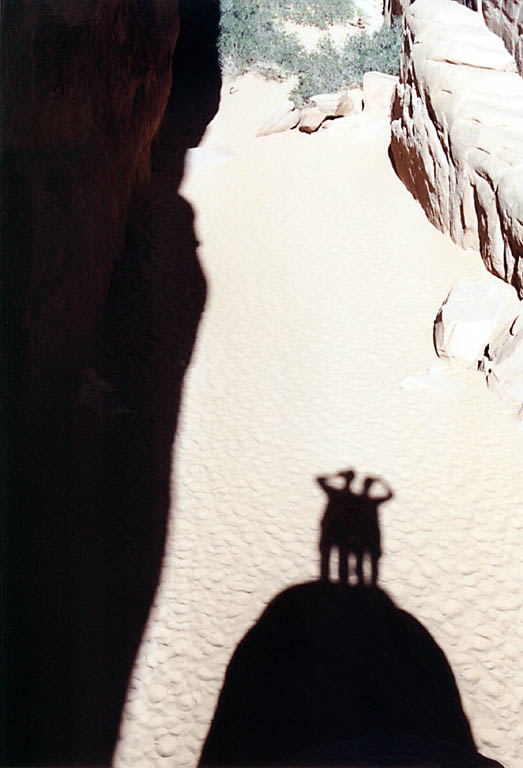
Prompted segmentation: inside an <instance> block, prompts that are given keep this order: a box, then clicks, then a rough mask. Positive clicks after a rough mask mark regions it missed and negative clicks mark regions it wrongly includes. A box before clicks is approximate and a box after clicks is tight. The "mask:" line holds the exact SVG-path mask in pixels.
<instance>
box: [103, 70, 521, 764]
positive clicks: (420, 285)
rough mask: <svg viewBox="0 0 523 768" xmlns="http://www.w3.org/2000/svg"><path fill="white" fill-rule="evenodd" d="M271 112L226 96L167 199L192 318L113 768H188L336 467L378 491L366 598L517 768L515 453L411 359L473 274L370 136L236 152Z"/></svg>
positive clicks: (309, 552)
mask: <svg viewBox="0 0 523 768" xmlns="http://www.w3.org/2000/svg"><path fill="white" fill-rule="evenodd" d="M231 87H232V89H233V92H232V93H231V92H230V90H231ZM284 97H285V85H284V84H274V83H266V82H263V81H261V80H259V79H257V78H255V77H254V76H247V77H245V78H243V79H241V80H237V81H235V82H234V83H229V82H227V83H225V84H224V88H223V93H222V103H221V107H220V111H219V113H218V115H217V117H216V118H215V120H214V121H213V123H212V124H211V125H210V127H209V129H208V131H207V134H206V136H205V138H204V141H203V143H202V145H201V148H200V149H198V150H195V151H194V152H192V158H191V165H190V168H191V170H189V171H188V173H187V174H186V177H185V180H184V184H183V187H182V190H181V192H182V194H183V195H184V196H185V197H186V199H187V200H188V201H189V202H190V203H191V205H192V206H193V208H194V210H195V214H196V230H197V236H198V238H199V240H200V249H199V256H200V260H201V263H202V266H203V269H204V271H205V274H206V277H207V280H208V283H209V297H208V302H207V306H206V310H205V314H204V317H203V320H202V323H201V325H200V328H199V335H198V341H197V345H196V349H195V354H194V358H193V362H192V364H191V367H190V369H189V372H188V375H187V378H186V380H185V392H184V398H183V401H182V411H181V417H180V427H179V431H178V437H177V443H176V452H175V455H174V457H173V469H172V484H173V499H172V507H173V517H172V524H171V529H170V536H169V540H168V544H167V550H166V555H165V567H164V572H163V579H162V586H161V589H160V591H159V594H158V596H157V601H156V607H155V609H154V610H153V614H152V616H151V620H150V623H149V628H148V632H147V636H146V640H145V642H144V644H143V646H142V651H141V655H140V658H139V660H138V663H137V665H136V670H135V675H134V680H133V682H132V685H131V689H130V691H129V699H128V706H127V711H126V713H125V716H124V720H123V726H122V738H121V742H120V746H119V750H118V753H117V757H116V761H115V763H116V765H117V766H119V767H120V768H124V766H125V767H126V766H131V765H139V766H140V767H141V768H142V767H144V766H164V765H166V766H167V765H169V766H176V767H177V768H190V766H194V765H195V764H196V762H197V760H198V756H199V752H200V749H201V745H202V742H203V739H204V738H205V735H206V732H207V729H208V726H209V722H210V720H211V718H212V715H213V711H214V707H215V703H216V698H217V696H218V693H219V691H220V688H221V683H222V677H223V673H224V671H225V668H226V665H227V663H228V661H229V659H230V656H231V654H232V652H233V651H234V649H235V647H236V645H237V643H238V641H239V640H240V639H241V637H242V636H243V634H244V633H245V632H246V630H247V629H248V628H249V627H250V626H251V625H252V623H253V622H254V621H255V620H256V618H257V617H258V616H259V614H260V613H261V611H262V609H263V607H264V605H265V604H266V603H267V602H268V601H270V600H271V598H273V597H274V596H275V595H276V594H277V593H278V592H279V591H280V590H281V589H283V588H285V587H287V586H289V585H291V584H294V583H297V582H302V581H306V580H308V579H313V578H316V577H317V576H318V572H319V556H318V551H317V541H318V533H319V522H320V520H321V516H322V513H323V509H324V501H325V499H324V496H323V494H322V492H321V491H320V489H319V488H318V487H317V486H316V485H315V482H314V477H315V476H316V475H318V474H320V473H325V472H332V471H337V470H340V469H344V468H346V467H349V466H353V467H355V468H356V469H357V470H358V471H359V472H362V473H367V472H368V473H371V474H373V475H376V474H377V475H380V476H381V477H383V478H384V480H385V481H386V482H387V483H388V484H389V485H390V486H391V487H392V489H393V490H394V493H395V497H394V499H393V500H392V501H391V502H389V503H388V504H387V505H384V508H383V511H382V514H381V522H382V535H383V548H384V555H383V558H382V566H381V586H382V587H383V588H384V589H385V590H387V591H388V592H389V594H390V595H391V596H392V598H393V599H394V600H396V601H397V603H398V604H399V606H400V607H402V608H404V609H405V610H407V611H409V612H411V613H412V614H413V615H414V616H416V617H417V618H418V619H419V620H420V621H421V622H423V623H424V624H425V626H426V627H427V629H428V630H429V631H430V632H431V633H432V635H433V636H434V638H435V640H436V641H437V642H438V643H439V644H440V646H441V647H442V649H443V650H444V652H445V654H446V655H447V658H448V660H449V662H450V664H451V666H452V668H453V670H454V673H455V675H456V678H457V682H458V686H459V689H460V692H461V695H462V698H463V704H464V707H465V710H466V712H467V714H468V716H469V718H470V721H471V725H472V728H473V731H474V734H475V737H476V741H477V744H478V747H479V748H480V750H481V751H483V753H484V754H487V755H489V756H490V757H494V758H497V759H498V760H500V761H501V762H502V763H504V764H505V765H506V766H508V767H509V768H518V766H522V765H523V758H522V752H523V751H522V744H523V720H522V718H521V713H522V711H523V708H522V699H523V670H522V667H521V658H522V657H523V621H522V619H523V612H522V605H521V594H520V589H521V581H522V578H521V577H522V564H521V563H522V552H523V517H522V514H521V500H522V487H523V481H522V479H521V470H520V462H521V455H522V451H523V436H522V435H521V434H520V433H518V432H517V431H516V429H515V427H514V422H513V415H514V409H513V408H512V407H510V406H508V405H506V404H502V403H501V402H500V401H498V400H497V399H496V398H495V397H494V396H492V395H491V394H490V393H489V392H488V391H487V389H486V386H485V384H484V381H483V380H482V379H481V377H480V375H479V374H477V373H475V372H468V373H465V374H456V373H453V372H452V371H451V370H450V369H449V368H447V367H446V366H445V365H443V363H441V364H440V365H438V361H437V358H436V356H435V353H434V350H433V344H432V324H433V321H434V317H435V315H436V312H437V310H438V308H439V306H440V304H441V302H442V300H443V299H444V298H445V296H446V295H447V292H448V290H449V289H450V287H451V286H452V284H453V282H454V281H455V280H456V279H457V278H459V277H462V276H464V275H474V274H476V273H478V272H481V270H482V269H483V266H482V264H481V262H480V259H479V256H478V255H477V254H475V253H471V252H464V251H462V250H461V249H460V248H458V247H457V246H456V245H454V244H453V243H452V242H451V241H450V239H449V238H448V237H446V236H444V235H442V234H441V233H439V232H437V231H436V230H435V229H434V228H433V227H432V226H431V225H430V224H429V223H428V221H427V220H426V218H425V216H424V214H423V212H422V210H421V208H420V207H419V206H418V205H417V204H416V203H415V201H414V200H413V199H412V198H411V197H410V195H409V193H408V192H407V191H406V190H405V189H404V187H403V186H402V184H401V183H400V181H399V180H398V179H397V178H396V176H395V174H394V172H393V170H392V168H391V166H390V162H389V159H388V156H387V147H388V136H389V128H388V124H387V120H386V118H385V117H384V116H383V117H379V116H377V115H365V113H364V114H361V115H357V116H351V117H349V118H347V119H344V120H339V121H336V122H335V123H332V124H331V126H330V127H329V129H328V130H320V131H319V132H318V133H317V134H315V135H312V136H308V135H305V134H300V133H298V132H296V131H293V132H288V133H283V134H278V135H275V136H270V137H265V138H260V139H256V138H255V133H256V129H257V128H258V127H259V125H260V124H261V123H263V121H264V120H265V118H266V117H267V115H268V114H270V112H271V110H272V109H273V108H274V107H275V106H277V104H278V102H279V101H280V100H281V99H283V98H284ZM434 365H436V369H435V370H434V372H433V374H432V375H431V376H428V377H427V376H426V374H427V372H428V370H429V368H430V367H431V366H434ZM409 377H413V378H409ZM405 379H407V381H406V382H404V380H405ZM402 382H403V383H404V384H403V386H402Z"/></svg>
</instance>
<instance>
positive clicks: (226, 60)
mask: <svg viewBox="0 0 523 768" xmlns="http://www.w3.org/2000/svg"><path fill="white" fill-rule="evenodd" d="M218 48H219V53H220V64H221V67H222V72H223V73H224V74H225V75H232V76H234V75H239V74H241V73H242V72H247V71H248V70H250V69H255V70H258V71H263V72H264V73H265V74H268V75H270V76H274V75H278V74H282V75H289V74H293V73H294V72H296V71H299V70H300V69H301V66H302V65H301V61H302V59H303V57H304V56H305V49H304V48H303V46H301V45H300V43H299V41H298V38H297V37H296V36H295V35H290V34H287V33H286V32H285V31H284V29H283V28H282V26H281V24H279V23H278V21H277V20H276V18H275V14H274V10H271V7H270V6H269V5H267V4H262V3H261V2H257V0H221V19H220V37H219V41H218Z"/></svg>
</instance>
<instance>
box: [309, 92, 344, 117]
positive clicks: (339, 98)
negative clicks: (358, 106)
mask: <svg viewBox="0 0 523 768" xmlns="http://www.w3.org/2000/svg"><path fill="white" fill-rule="evenodd" d="M310 103H311V106H313V107H317V108H318V109H319V110H320V112H323V113H324V114H325V115H326V116H327V117H345V116H346V115H350V113H351V112H354V110H355V107H354V104H353V101H352V99H351V97H350V96H349V94H348V93H347V91H342V92H341V93H318V94H317V95H316V96H313V97H312V98H311V100H310Z"/></svg>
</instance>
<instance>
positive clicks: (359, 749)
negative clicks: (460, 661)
mask: <svg viewBox="0 0 523 768" xmlns="http://www.w3.org/2000/svg"><path fill="white" fill-rule="evenodd" d="M199 765H200V768H204V767H205V766H229V768H233V766H265V768H267V766H288V767H290V766H296V768H297V767H298V766H299V767H303V766H325V765H336V766H347V767H348V766H374V768H377V766H385V765H389V766H396V768H398V766H426V767H427V768H428V767H429V766H432V768H436V766H438V767H439V768H479V767H480V766H485V768H486V766H498V768H499V763H497V762H495V761H491V760H489V759H487V758H484V757H483V756H482V755H480V754H479V753H478V752H477V750H476V747H475V744H474V740H473V737H472V732H471V729H470V725H469V723H468V721H467V717H466V715H465V713H464V711H463V707H462V704H461V700H460V696H459V693H458V689H457V686H456V682H455V679H454V675H453V673H452V670H451V668H450V666H449V663H448V661H447V660H446V658H445V655H444V653H443V651H442V650H441V648H439V646H438V645H437V644H436V642H435V641H434V639H433V638H432V637H431V635H430V634H429V632H428V631H427V630H426V629H425V628H424V627H423V625H422V624H421V623H420V622H419V621H417V620H416V619H415V618H414V617H413V616H412V615H410V614H409V613H407V612H406V611H403V610H401V609H400V608H398V607H397V606H396V605H395V604H394V602H393V601H392V600H391V599H390V597H388V595H387V594H386V593H385V592H384V591H383V590H381V589H379V588H378V587H361V586H357V587H350V586H348V585H347V584H333V583H331V582H326V581H317V582H310V583H306V584H300V585H298V586H294V587H291V588H290V589H287V590H285V591H284V592H282V593H280V594H279V595H278V596H277V597H275V598H274V599H273V600H272V601H271V602H270V603H269V605H268V606H267V608H266V609H265V611H264V612H263V614H262V615H261V617H260V618H259V619H258V621H257V622H256V624H255V625H254V626H253V627H252V628H251V629H250V630H249V631H248V632H247V634H246V635H245V637H244V638H243V639H242V640H241V642H240V643H239V645H238V646H237V648H236V650H235V652H234V654H233V656H232V659H231V661H230V663H229V666H228V668H227V672H226V675H225V680H224V684H223V688H222V690H221V693H220V696H219V699H218V703H217V706H216V711H215V713H214V718H213V721H212V723H211V726H210V729H209V733H208V735H207V739H206V741H205V744H204V747H203V750H202V754H201V758H200V763H199Z"/></svg>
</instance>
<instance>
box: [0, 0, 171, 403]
mask: <svg viewBox="0 0 523 768" xmlns="http://www.w3.org/2000/svg"><path fill="white" fill-rule="evenodd" d="M2 17H3V18H2V28H3V32H2V36H3V40H2V43H3V45H2V49H3V73H4V74H3V87H4V109H3V113H4V126H3V128H4V131H3V134H4V135H3V143H4V172H5V177H6V182H5V183H6V187H5V188H6V189H7V190H8V194H6V195H5V206H4V207H5V212H6V221H5V226H4V228H3V229H4V236H5V238H6V240H5V243H4V247H5V253H6V255H7V257H8V260H9V272H10V280H11V284H10V290H9V294H10V299H11V303H10V306H9V310H10V317H11V318H12V333H13V339H12V340H13V349H14V351H15V353H16V357H17V359H18V361H19V363H20V369H19V373H20V379H21V380H24V381H26V380H27V376H28V375H29V376H30V377H32V378H34V379H35V381H37V382H39V384H35V386H34V387H33V389H38V388H39V387H40V386H42V385H44V386H45V382H46V381H47V380H49V381H53V380H54V379H55V378H56V377H58V378H61V377H62V376H63V375H64V372H65V371H67V372H70V373H71V374H72V373H73V372H74V371H75V369H77V368H78V367H79V366H81V365H82V362H83V357H84V354H85V350H86V348H87V347H88V345H89V343H90V340H91V337H92V335H93V332H94V328H95V326H96V323H97V320H98V319H99V315H100V312H101V307H102V305H103V302H104V299H105V296H106V292H107V288H108V284H109V280H110V276H111V271H112V267H113V264H114V263H115V261H116V259H117V258H118V256H119V255H120V254H121V252H122V250H123V245H124V233H125V225H126V217H127V211H128V207H129V203H130V199H131V195H132V193H133V191H134V190H135V189H136V188H137V186H139V185H141V184H143V183H144V182H146V181H147V180H148V178H149V174H150V148H151V142H152V139H153V137H154V135H155V134H156V132H157V130H158V127H159V124H160V121H161V118H162V114H163V111H164V109H165V106H166V104H167V100H168V97H169V91H170V86H171V61H172V54H173V49H174V44H175V41H176V36H177V31H178V20H177V19H178V16H177V2H176V0H169V2H165V0H150V2H148V3H146V4H144V3H142V2H140V1H139V0H82V2H79V1H78V2H72V3H71V2H69V0H52V1H51V0H42V1H41V2H40V1H39V2H33V0H17V2H16V3H4V4H3V9H2Z"/></svg>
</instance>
